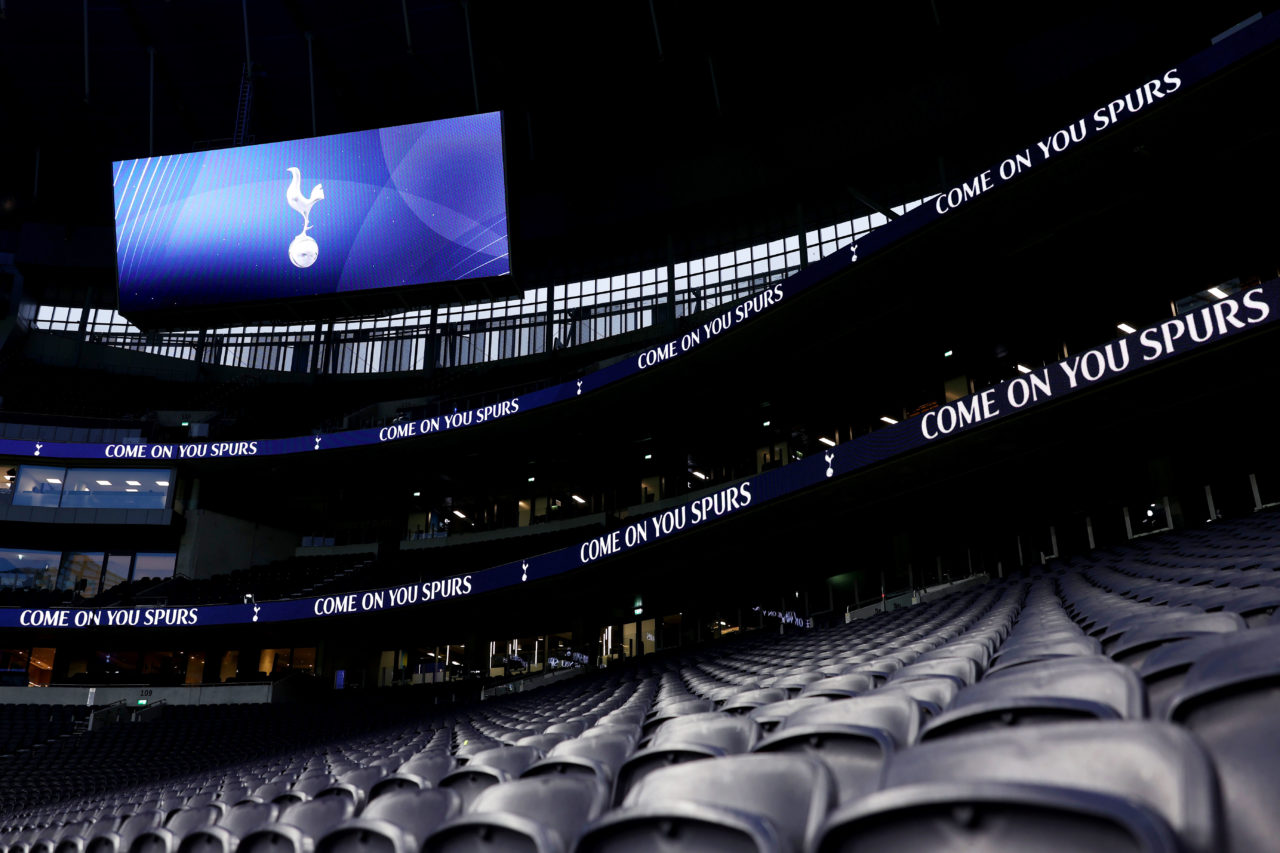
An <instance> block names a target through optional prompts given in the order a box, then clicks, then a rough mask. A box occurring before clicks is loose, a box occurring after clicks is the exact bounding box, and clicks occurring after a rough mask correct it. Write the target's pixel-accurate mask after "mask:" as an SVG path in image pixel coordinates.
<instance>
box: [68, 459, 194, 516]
mask: <svg viewBox="0 0 1280 853" xmlns="http://www.w3.org/2000/svg"><path fill="white" fill-rule="evenodd" d="M172 482H173V471H172V470H170V469H167V468H72V469H71V470H69V471H68V472H67V476H66V485H65V486H64V487H63V495H62V506H64V507H95V508H116V509H164V508H165V507H166V506H167V505H168V503H167V502H168V498H169V490H170V488H171V485H170V484H171V483H172Z"/></svg>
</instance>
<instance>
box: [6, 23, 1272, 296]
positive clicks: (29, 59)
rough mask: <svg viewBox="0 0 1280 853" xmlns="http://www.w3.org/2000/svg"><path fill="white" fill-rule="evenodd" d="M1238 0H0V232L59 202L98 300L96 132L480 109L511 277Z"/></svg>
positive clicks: (732, 239) (145, 150)
mask: <svg viewBox="0 0 1280 853" xmlns="http://www.w3.org/2000/svg"><path fill="white" fill-rule="evenodd" d="M1254 11H1257V7H1256V6H1251V5H1248V4H1244V5H1242V4H1238V3H1234V2H1224V3H1215V4H1206V5H1204V6H1202V7H1200V8H1198V9H1195V10H1192V11H1180V12H1179V13H1178V14H1177V15H1173V14H1170V13H1169V10H1168V7H1167V6H1166V5H1163V4H1157V3H1137V4H1125V5H1124V6H1120V7H1118V6H1116V5H1115V4H1112V3H1102V2H1082V3H1071V4H1055V5H1053V6H1052V7H1045V6H1043V5H1041V6H1035V7H1032V6H1028V5H1027V4H1016V3H1002V2H979V3H972V2H961V1H960V0H904V2H894V3H880V4H864V3H843V4H832V3H819V2H793V3H787V4H779V5H776V6H774V7H772V8H771V9H770V10H769V13H768V14H766V15H761V14H759V13H758V11H756V10H754V9H752V10H748V9H746V8H744V7H743V6H742V5H741V4H736V3H730V2H726V1H725V0H711V1H709V2H699V3H682V2H673V0H617V2H610V3H598V2H586V0H550V2H536V3H505V2H492V0H372V1H371V2H362V3H351V2H334V1H333V0H254V2H252V3H249V2H247V0H242V2H240V3H236V2H234V0H227V2H218V3H199V4H193V3H183V2H171V0H85V2H83V3H74V2H66V3H58V4H49V3H43V2H35V0H2V1H0V127H2V128H3V129H4V130H3V133H2V134H0V251H4V252H14V253H16V254H17V255H18V259H19V262H20V263H21V261H22V260H23V258H22V245H23V243H24V239H23V235H22V232H23V231H24V229H28V230H29V229H32V228H36V229H39V228H41V227H48V226H55V227H58V228H61V229H63V231H62V232H61V233H62V234H63V237H64V241H65V244H66V246H67V247H68V249H67V252H66V257H65V258H64V259H63V262H64V263H65V264H66V265H67V266H68V267H71V268H75V269H76V270H77V272H76V274H75V275H74V276H69V277H66V278H67V279H68V280H72V281H74V282H76V283H80V284H81V286H87V287H89V288H90V289H91V290H92V291H93V293H91V294H90V297H89V298H90V301H92V302H97V303H98V304H103V305H106V304H110V303H111V298H112V293H111V291H112V288H113V284H114V267H113V260H112V254H111V252H112V250H113V244H112V241H111V214H112V212H111V203H110V198H111V194H110V190H109V184H108V177H107V176H108V169H109V163H110V162H111V161H112V160H115V159H124V158H132V157H139V156H145V155H147V154H149V153H157V154H159V153H173V152H182V151H190V150H193V149H198V148H208V147H215V146H223V145H230V144H232V143H233V142H234V141H236V140H237V138H239V139H241V140H242V141H244V142H251V141H252V142H268V141H274V140H280V139H289V138H296V137H300V136H308V135H312V134H313V133H318V134H325V133H336V132H343V131H350V130H357V129H363V128H371V127H378V126H385V125H392V124H400V123H406V122H412V121H422V120H427V119H434V118H442V117H446V116H454V115H460V114H466V113H471V112H476V111H489V110H502V111H504V113H505V117H506V138H507V161H508V181H509V185H508V195H509V199H510V204H511V207H512V219H513V258H514V261H515V264H516V268H517V273H518V275H519V277H520V279H521V283H522V284H525V285H527V286H533V285H540V284H545V283H547V282H549V281H552V280H565V279H566V277H570V276H591V275H608V274H611V273H617V272H620V271H626V270H632V269H636V268H641V267H645V266H652V265H655V264H659V263H667V262H669V261H670V260H672V259H676V260H679V259H683V258H686V257H691V256H695V255H697V254H699V253H708V252H714V251H719V250H724V249H729V248H737V247H740V246H742V245H744V244H747V243H749V242H752V241H757V240H760V239H766V238H769V237H771V236H777V235H779V234H784V233H795V232H796V231H797V230H799V229H800V228H802V227H815V226H817V225H821V224H827V223H829V222H831V221H834V220H835V219H838V218H842V217H843V218H848V217H850V216H852V215H865V214H866V213H867V212H870V210H871V209H875V208H883V207H885V206H888V205H893V204H898V203H900V202H902V201H906V200H908V199H911V198H918V197H920V196H922V195H924V194H927V193H931V192H934V191H937V190H938V189H940V188H943V187H945V186H946V185H947V182H948V181H950V180H954V179H958V178H960V177H963V176H965V175H967V174H968V173H969V172H970V171H972V170H973V169H974V168H975V167H977V168H981V167H983V166H985V165H986V164H988V163H989V162H993V161H994V160H996V159H997V158H998V157H1000V156H1003V155H1004V153H1006V149H1007V148H1008V147H1009V146H1010V145H1015V144H1022V143H1023V142H1025V141H1026V140H1030V139H1034V138H1036V136H1037V134H1043V133H1046V132H1049V131H1051V130H1052V129H1053V128H1055V127H1056V126H1057V124H1056V123H1060V122H1061V120H1062V116H1063V114H1064V110H1066V111H1067V112H1068V113H1070V111H1071V110H1072V109H1073V108H1078V109H1079V110H1081V111H1083V110H1084V109H1086V108H1092V106H1093V105H1094V104H1095V102H1098V101H1100V100H1102V99H1105V98H1109V97H1111V96H1113V95H1114V94H1115V91H1117V89H1119V90H1123V87H1125V86H1127V85H1129V84H1130V83H1140V82H1141V79H1145V77H1144V75H1147V74H1149V73H1150V69H1151V68H1153V67H1160V66H1161V65H1162V64H1163V63H1166V62H1173V61H1177V60H1179V59H1181V58H1183V57H1185V56H1188V55H1190V54H1192V53H1194V52H1195V51H1196V50H1199V49H1200V48H1202V47H1204V46H1205V45H1206V44H1207V41H1208V39H1209V38H1210V37H1211V36H1212V35H1214V34H1215V33H1218V32H1221V31H1223V30H1225V29H1227V28H1229V27H1231V26H1232V25H1234V24H1236V23H1237V22H1239V21H1240V20H1242V19H1244V18H1246V17H1247V16H1248V15H1249V14H1251V13H1252V12H1254ZM1264 11H1265V10H1264ZM246 75H247V76H246ZM1140 78H1141V79H1140ZM246 88H248V90H249V95H250V99H249V104H248V107H249V108H248V110H247V114H241V112H242V111H241V110H240V107H241V103H242V95H243V93H244V91H245V89H246ZM28 242H32V241H28ZM46 242H47V241H46ZM29 278H30V279H31V283H32V284H33V285H36V286H39V285H41V284H42V283H44V282H42V280H41V276H34V277H33V276H29ZM51 278H53V279H58V278H59V277H57V276H52V277H51ZM58 283H59V287H60V289H59V290H58V291H57V292H58V293H59V294H61V295H62V296H63V297H64V298H70V297H69V296H67V293H68V292H70V293H71V294H72V295H74V292H75V284H71V285H67V283H66V281H60V282H58ZM67 287H70V291H68V290H67V289H66V288H67Z"/></svg>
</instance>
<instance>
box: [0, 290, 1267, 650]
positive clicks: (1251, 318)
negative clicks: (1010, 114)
mask: <svg viewBox="0 0 1280 853" xmlns="http://www.w3.org/2000/svg"><path fill="white" fill-rule="evenodd" d="M1277 318H1280V279H1273V280H1272V281H1269V282H1267V283H1266V284H1264V285H1261V286H1259V287H1254V288H1251V289H1249V290H1246V291H1241V292H1240V293H1237V294H1234V295H1232V296H1230V297H1227V298H1225V299H1221V300H1219V301H1217V302H1215V303H1212V304H1210V305H1207V306H1205V307H1204V308H1202V309H1200V310H1199V311H1197V312H1196V313H1194V314H1188V315H1185V316H1183V317H1178V318H1174V319H1170V320H1165V321H1164V322H1163V323H1159V324H1157V325H1154V326H1149V327H1147V328H1145V329H1142V330H1140V331H1136V332H1134V333H1133V334H1130V335H1126V336H1125V337H1123V338H1118V339H1116V340H1114V341H1111V342H1109V343H1107V344H1105V345H1103V346H1100V347H1096V348H1094V349H1091V350H1088V351H1087V352H1083V353H1080V354H1078V355H1074V356H1072V357H1071V358H1068V359H1064V360H1063V361H1060V362H1057V363H1056V364H1051V365H1049V366H1047V367H1043V368H1041V369H1040V370H1036V371H1032V372H1031V373H1029V374H1026V375H1023V376H1018V377H1016V378H1014V379H1010V380H1007V381H1005V382H1001V383H1000V384H999V385H996V386H993V387H991V388H987V389H986V390H984V391H980V392H978V393H976V394H970V395H969V396H967V397H963V398H961V399H959V400H956V401H953V402H951V403H948V404H946V405H945V406H943V407H941V408H938V409H935V410H933V411H931V412H929V413H928V414H926V415H924V416H923V417H917V418H913V419H911V420H908V421H903V422H902V423H899V424H897V425H895V426H891V427H887V428H885V429H881V430H877V431H876V432H873V433H869V434H868V435H864V436H861V437H859V438H856V439H854V440H852V441H848V442H845V443H843V444H839V445H836V446H835V447H832V448H828V449H827V450H825V451H824V452H823V453H822V455H821V456H810V457H809V458H807V459H803V460H801V461H799V462H794V463H792V464H790V465H786V466H784V467H782V468H777V469H774V470H772V471H765V472H762V473H760V474H757V475H756V476H754V477H749V478H747V479H745V480H739V481H738V482H736V483H731V484H729V485H726V486H723V487H721V488H719V489H717V490H716V491H714V492H710V493H708V494H703V495H699V496H698V497H695V498H692V499H690V500H687V501H685V502H684V503H682V504H680V505H678V506H675V507H671V508H669V509H666V510H663V511H662V512H659V513H655V514H653V515H649V516H644V517H642V518H638V519H635V520H633V521H630V522H629V523H627V524H626V525H624V526H623V527H621V528H619V529H617V530H613V531H610V532H608V533H603V534H600V535H598V536H594V537H592V538H590V539H587V540H585V541H583V542H580V543H579V544H577V545H574V546H572V547H569V548H562V549H560V550H558V551H551V552H548V553H546V554H539V555H536V556H532V557H528V558H525V559H522V560H520V561H518V562H513V563H507V564H505V565H501V566H495V567H493V568H490V569H484V570H482V571H478V572H472V573H470V574H465V575H455V576H453V577H448V578H440V579H437V580H429V581H423V582H421V583H415V584H407V585H403V586H396V587H388V588H384V589H373V590H367V591H364V592H352V593H342V594H339V595H330V596H320V597H317V598H301V599H295V600H291V601H264V602H260V603H256V604H215V605H208V606H198V607H139V608H132V609H121V608H102V609H98V610H94V609H89V608H36V609H20V608H16V607H8V608H0V628H18V627H37V628H51V627H52V628H93V627H103V626H107V627H110V626H117V627H135V628H160V627H177V626H188V625H242V624H247V623H253V622H288V621H294V620H299V619H313V618H321V617H339V616H344V615H349V614H355V613H376V612H380V611H384V610H391V609H395V608H401V607H412V606H416V605H422V604H431V603H434V602H441V601H447V600H449V599H455V598H465V597H469V596H472V595H475V594H477V593H482V592H491V591H494V590H498V589H503V588H505V587H513V586H518V585H520V584H524V583H527V582H529V581H532V580H537V579H539V578H546V577H552V576H554V575H560V574H563V573H565V572H569V571H573V570H574V569H579V568H582V567H584V566H589V565H593V564H595V563H598V562H601V561H603V560H606V559H608V558H609V557H612V556H615V555H618V554H623V553H629V552H632V551H635V550H636V549H639V548H643V547H645V546H646V545H649V544H651V543H656V542H658V541H661V540H665V539H667V538H668V537H670V536H676V535H679V534H681V533H685V532H688V531H690V530H693V529H695V528H698V527H701V526H702V525H705V524H707V523H709V522H713V521H715V520H717V519H720V518H724V517H725V516H728V515H732V514H734V513H738V512H741V511H743V510H745V509H748V508H751V507H756V506H759V505H760V504H764V503H768V502H769V501H772V500H775V499H777V498H780V497H782V496H784V495H788V494H791V493H793V492H798V491H800V490H802V489H807V488H811V487H813V486H816V485H818V484H819V483H824V482H826V481H828V480H830V479H832V478H835V477H839V476H844V475H849V474H851V473H853V472H855V471H859V470H861V469H863V468H866V467H867V466H869V465H873V464H876V463H879V462H883V461H886V460H888V459H892V458H893V457H895V456H899V455H901V454H903V453H907V452H909V451H912V450H917V449H919V448H922V447H925V446H927V445H929V444H931V443H934V442H937V441H940V440H945V439H946V438H948V437H950V436H952V435H956V434H958V433H962V432H967V431H968V430H971V429H975V428H977V427H980V426H982V425H984V424H986V423H989V422H991V421H997V420H1000V419H1002V418H1005V417H1008V416H1010V415H1012V414H1015V413H1016V412H1019V411H1022V410H1024V409H1029V408H1033V407H1035V406H1038V405H1040V404H1042V403H1044V402H1046V401H1049V400H1053V399H1058V398H1061V397H1065V396H1068V395H1070V394H1073V393H1075V392H1077V391H1081V390H1084V389H1086V388H1090V387H1093V386H1095V385H1098V384H1101V383H1105V382H1107V381H1109V380H1111V379H1114V378H1116V377H1118V376H1124V375H1127V374H1130V373H1133V372H1136V371H1139V370H1141V369H1142V368H1143V367H1145V366H1147V365H1149V364H1154V363H1156V362H1161V361H1165V360H1166V359H1170V358H1174V357H1177V356H1179V355H1182V354H1184V353H1188V352H1191V351H1192V350H1195V349H1198V348H1200V347H1203V346H1206V345H1208V344H1211V343H1214V342H1216V341H1219V340H1223V339H1225V338H1229V337H1233V336H1236V335H1239V334H1243V333H1247V332H1248V331H1249V330H1251V329H1255V328H1261V327H1263V326H1266V325H1270V324H1273V323H1275V322H1276V320H1277Z"/></svg>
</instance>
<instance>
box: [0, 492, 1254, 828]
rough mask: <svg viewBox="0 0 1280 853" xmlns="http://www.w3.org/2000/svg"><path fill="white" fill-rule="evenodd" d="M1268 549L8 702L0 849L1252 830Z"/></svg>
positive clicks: (1073, 567)
mask: <svg viewBox="0 0 1280 853" xmlns="http://www.w3.org/2000/svg"><path fill="white" fill-rule="evenodd" d="M1277 542H1280V517H1278V516H1277V515H1276V513H1275V511H1267V512H1263V513H1259V514H1257V515H1254V516H1251V517H1248V518H1245V519H1241V520H1239V521H1235V522H1223V523H1221V524H1218V525H1216V526H1214V527H1213V528H1212V529H1211V530H1205V531H1196V532H1193V533H1169V534H1163V535H1160V536H1156V537H1151V538H1149V539H1145V540H1143V541H1140V542H1137V543H1134V544H1131V545H1128V546H1124V547H1118V548H1112V549H1102V550H1097V551H1094V552H1090V553H1087V554H1083V555H1081V556H1080V557H1077V558H1074V559H1068V560H1060V561H1054V562H1052V563H1050V564H1049V565H1046V566H1044V567H1043V568H1041V569H1039V570H1036V571H1033V572H1030V573H1029V574H1027V575H1024V576H1022V577H1019V578H1009V579H1004V580H993V581H990V582H980V583H975V584H971V585H969V586H968V587H966V588H965V589H963V590H958V591H954V592H943V593H938V594H932V595H926V596H925V597H924V599H925V600H923V601H922V602H921V603H919V604H917V605H915V606H912V607H910V608H906V609H901V610H898V611H895V612H891V613H890V612H881V613H877V614H875V615H874V616H872V617H869V618H866V619H861V620H854V621H850V622H848V623H845V624H841V625H838V626H833V627H831V628H826V629H812V630H807V631H797V632H794V633H790V634H787V635H784V636H777V635H769V634H767V633H762V634H760V635H757V636H753V637H749V636H743V637H742V638H741V639H740V640H738V641H727V642H722V643H719V644H712V645H710V646H703V647H700V648H697V649H694V650H691V651H687V652H684V651H682V652H676V653H667V654H663V655H660V656H657V657H652V658H645V659H641V660H640V661H637V662H633V663H631V664H629V665H624V666H620V667H616V668H609V669H607V670H605V671H602V672H598V673H592V674H585V673H584V674H580V675H578V676H576V677H574V678H572V679H570V680H568V681H565V682H562V683H560V684H556V685H551V686H546V687H543V688H541V689H537V690H534V691H532V692H530V693H527V694H524V693H520V694H515V695H509V696H499V697H496V698H492V699H490V700H488V701H485V702H479V703H477V702H463V703H457V704H453V705H451V706H449V707H447V708H441V707H440V706H439V705H436V704H431V703H426V702H423V701H420V700H413V699H410V700H406V699H405V698H404V697H399V698H398V701H394V702H390V703H385V704H383V703H379V702H377V701H376V700H375V699H372V698H366V697H359V698H360V699H361V700H362V701H360V702H352V701H348V702H342V703H336V702H334V701H333V700H331V699H330V700H319V701H316V702H313V703H310V704H304V705H296V704H273V705H266V706H262V705H230V706H228V705H214V706H205V707H190V708H183V707H168V708H155V709H149V710H148V711H147V712H146V713H150V714H154V715H155V716H156V719H152V720H150V721H148V722H140V721H132V722H131V721H129V720H128V719H118V720H112V721H108V722H106V723H105V724H102V723H100V724H99V725H98V726H96V727H92V728H91V729H90V730H88V731H82V732H81V731H78V732H76V733H73V732H71V731H67V730H66V729H67V728H68V727H67V726H65V725H63V726H62V729H63V731H61V732H59V731H57V727H56V726H52V727H51V726H49V725H47V724H46V725H44V726H42V725H40V723H42V722H44V721H43V718H44V717H46V716H47V717H49V719H50V720H56V721H59V722H62V723H66V722H67V721H69V720H71V719H72V716H73V710H74V709H71V708H65V707H58V706H52V707H50V706H34V707H33V706H19V707H16V708H13V709H12V710H11V712H10V713H9V714H8V715H7V716H8V718H9V719H10V721H11V722H12V723H13V724H14V729H15V734H16V730H18V729H19V728H20V726H21V724H20V723H19V721H20V720H23V719H26V720H31V721H32V722H33V724H32V725H30V726H29V727H28V728H26V729H25V730H24V731H25V733H26V735H27V739H26V741H25V745H24V746H20V747H17V748H14V745H13V743H10V744H8V745H6V747H5V748H6V750H8V751H9V754H8V755H6V756H4V757H2V758H0V769H2V770H3V773H2V774H0V778H3V780H4V781H3V783H2V787H0V809H2V810H3V815H2V816H0V826H3V827H4V828H5V829H4V834H3V835H2V836H0V845H2V846H3V847H4V849H5V850H7V851H10V853H29V851H33V850H36V849H40V850H45V849H49V850H56V849H62V847H63V846H64V845H65V846H66V849H68V850H70V849H85V850H99V849H106V848H107V847H110V848H111V849H115V850H126V849H127V850H131V851H150V850H223V851H228V850H233V849H237V848H244V847H245V846H248V847H249V848H250V849H257V847H258V846H264V849H265V848H268V847H269V848H270V849H279V845H285V846H286V847H287V848H288V849H291V850H295V851H300V850H311V849H316V850H329V849H343V850H345V849H354V850H371V849H378V850H382V849H395V850H419V849H422V850H455V849H456V850H464V849H465V850H476V849H501V850H510V849H537V850H568V849H577V850H632V849H660V848H661V849H666V848H670V849H679V850H707V849H715V850H720V849H750V850H843V849H854V848H855V847H856V848H858V849H863V848H865V847H870V848H871V849H898V848H899V846H900V845H902V844H904V843H905V844H917V845H924V846H926V847H928V848H930V849H973V847H974V846H975V845H977V846H981V847H984V848H991V849H994V848H999V849H1042V848H1043V849H1107V850H1121V849H1126V850H1128V849H1132V850H1152V849H1155V850H1203V851H1214V850H1221V849H1228V848H1229V849H1234V850H1254V849H1261V848H1265V847H1267V846H1268V845H1269V841H1270V839H1271V838H1273V837H1274V835H1275V833H1276V831H1277V830H1280V825H1277V821H1276V818H1275V814H1274V810H1273V809H1271V807H1270V804H1271V803H1272V802H1273V800H1274V797H1275V796H1276V794H1277V793H1278V791H1277V788H1276V782H1275V778H1274V773H1273V772H1272V766H1271V765H1272V760H1271V759H1272V754H1273V751H1274V748H1275V743H1274V740H1275V734H1274V726H1273V725H1272V722H1271V716H1272V715H1273V714H1274V712H1275V710H1276V706H1275V689H1274V688H1275V682H1276V679H1277V678H1280V661H1277V658H1276V656H1275V644H1276V639H1277V634H1276V632H1277V630H1280V628H1278V627H1277V623H1276V619H1275V618H1274V613H1275V611H1276V609H1277V606H1280V576H1278V575H1277V572H1280V557H1277ZM384 699H385V697H384ZM92 710H93V712H94V714H95V715H96V714H104V715H105V713H106V712H107V711H108V710H109V708H94V709H92ZM79 716H81V717H82V718H83V717H84V716H85V714H84V713H83V712H82V713H80V714H79ZM36 717H40V718H42V719H41V720H40V721H39V722H36V721H35V718H36ZM11 740H15V738H11ZM17 742H21V741H17Z"/></svg>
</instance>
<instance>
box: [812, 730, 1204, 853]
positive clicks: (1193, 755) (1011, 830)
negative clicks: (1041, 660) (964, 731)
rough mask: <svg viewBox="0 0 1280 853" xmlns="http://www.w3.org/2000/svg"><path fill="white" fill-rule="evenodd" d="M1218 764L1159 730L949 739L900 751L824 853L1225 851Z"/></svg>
mask: <svg viewBox="0 0 1280 853" xmlns="http://www.w3.org/2000/svg"><path fill="white" fill-rule="evenodd" d="M1222 830H1223V827H1222V816H1221V811H1220V803H1219V791H1218V785H1217V777H1216V775H1215V772H1214V768H1213V764H1212V762H1211V761H1210V759H1209V757H1208V755H1206V754H1205V752H1204V749H1203V748H1202V747H1201V746H1200V744H1199V743H1198V742H1197V741H1196V739H1195V738H1194V737H1193V736H1191V735H1190V734H1188V733H1187V732H1185V731H1183V730H1182V729H1179V728H1177V727H1175V726H1170V725H1167V724H1161V723H1148V722H1089V723H1063V724H1060V725H1055V726H1034V727H1030V728H1024V729H1011V730H1008V731H999V732H981V733H978V734H969V735H961V736H957V737H953V738H940V739H938V740H936V741H932V742H928V743H922V744H920V745H918V746H916V747H913V748H911V749H908V750H904V751H902V752H899V753H896V754H895V755H894V756H893V757H892V758H891V759H890V760H889V762H888V764H887V766H886V768H885V774H884V781H883V786H882V789H881V790H880V791H878V792H876V793H873V794H870V795H869V796H867V797H865V798H863V799H861V800H858V801H855V802H853V803H850V804H848V805H846V806H844V807H842V808H841V809H839V810H838V811H836V812H834V813H833V814H832V815H831V816H830V818H829V819H828V820H827V822H826V825H825V826H824V828H823V831H822V838H821V840H820V842H819V843H818V844H817V846H816V849H817V850H818V851H821V853H836V851H843V850H865V851H880V850H883V851H891V850H892V851H901V850H913V849H914V850H936V851H942V850H956V851H960V850H992V851H994V850H1002V851H1003V850H1007V851H1030V852H1031V853H1036V851H1051V850H1082V851H1083V850H1093V851H1139V850H1142V851H1169V853H1173V851H1187V852H1188V853H1211V851H1216V850H1219V849H1221V844H1222V841H1223V834H1222Z"/></svg>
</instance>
